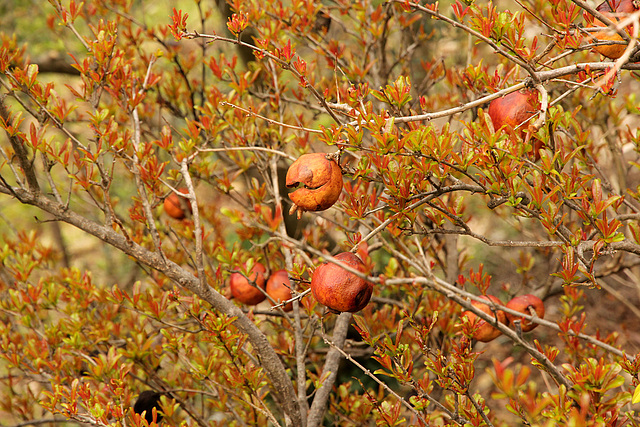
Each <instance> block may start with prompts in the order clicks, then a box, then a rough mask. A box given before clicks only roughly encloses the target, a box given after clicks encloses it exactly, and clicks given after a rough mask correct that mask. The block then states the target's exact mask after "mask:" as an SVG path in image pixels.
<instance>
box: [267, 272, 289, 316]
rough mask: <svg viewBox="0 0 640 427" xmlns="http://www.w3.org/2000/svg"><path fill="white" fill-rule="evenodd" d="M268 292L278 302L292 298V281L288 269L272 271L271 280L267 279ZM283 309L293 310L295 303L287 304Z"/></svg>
mask: <svg viewBox="0 0 640 427" xmlns="http://www.w3.org/2000/svg"><path fill="white" fill-rule="evenodd" d="M267 294H269V296H270V297H271V298H273V300H274V301H275V302H277V303H278V304H280V303H281V302H284V301H287V300H290V299H291V282H290V281H289V274H288V273H287V270H278V271H276V272H275V273H271V276H269V280H267ZM282 309H283V310H284V311H291V310H293V303H288V304H286V305H285V306H283V307H282Z"/></svg>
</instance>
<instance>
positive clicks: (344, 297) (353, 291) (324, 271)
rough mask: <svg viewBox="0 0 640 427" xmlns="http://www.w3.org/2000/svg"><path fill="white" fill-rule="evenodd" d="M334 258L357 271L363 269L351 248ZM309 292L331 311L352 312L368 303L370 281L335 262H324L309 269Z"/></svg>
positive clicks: (362, 270) (370, 290) (364, 269)
mask: <svg viewBox="0 0 640 427" xmlns="http://www.w3.org/2000/svg"><path fill="white" fill-rule="evenodd" d="M334 258H336V259H337V260H338V261H340V262H342V263H344V264H346V265H348V266H349V267H352V268H354V269H356V270H358V271H361V272H363V273H364V272H365V271H366V267H365V265H364V263H363V262H362V260H361V259H360V258H358V256H357V255H355V254H353V253H351V252H342V253H340V254H338V255H336V256H335V257H334ZM311 293H312V294H313V296H314V298H315V299H316V300H317V301H318V302H319V303H321V304H323V305H325V306H327V308H329V310H331V311H333V312H336V313H341V312H350V313H355V312H357V311H360V310H362V309H363V308H365V307H366V306H367V304H369V300H370V299H371V294H372V293H373V283H371V282H367V281H366V280H364V279H362V278H360V277H358V276H356V275H355V274H353V273H351V272H348V271H347V270H345V269H343V268H342V267H340V266H338V265H336V264H332V263H328V262H325V263H324V264H322V265H320V266H319V267H318V268H316V270H315V271H314V272H313V276H312V277H311Z"/></svg>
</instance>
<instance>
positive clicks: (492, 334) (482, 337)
mask: <svg viewBox="0 0 640 427" xmlns="http://www.w3.org/2000/svg"><path fill="white" fill-rule="evenodd" d="M480 298H481V299H485V300H487V301H492V302H494V303H495V304H500V305H502V301H500V299H499V298H498V297H496V296H493V295H483V296H481V297H480ZM471 305H473V306H474V307H476V308H479V309H480V310H482V311H484V312H485V313H487V314H488V315H490V316H493V315H494V314H493V312H492V311H491V307H490V306H489V305H487V304H484V303H482V302H479V301H475V300H474V301H472V302H471ZM462 315H463V316H467V318H468V319H469V321H470V322H471V323H476V322H477V324H478V328H477V329H476V330H475V332H474V334H473V338H475V339H476V340H478V341H481V342H489V341H493V340H494V339H496V338H498V337H499V336H500V335H501V334H502V332H500V330H499V329H496V328H494V327H493V326H492V325H491V324H490V323H489V322H487V321H486V320H484V319H482V318H480V317H479V316H477V315H476V314H475V313H473V312H472V311H465V312H463V313H462ZM496 316H497V318H498V321H499V322H500V323H504V324H506V323H507V317H506V316H505V314H504V312H503V311H502V310H498V311H496Z"/></svg>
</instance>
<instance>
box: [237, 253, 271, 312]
mask: <svg viewBox="0 0 640 427" xmlns="http://www.w3.org/2000/svg"><path fill="white" fill-rule="evenodd" d="M266 271H267V269H266V268H265V266H264V265H262V264H261V263H259V262H257V263H255V265H254V266H253V267H252V268H251V272H250V274H249V280H247V279H246V278H245V277H244V276H243V275H242V274H240V273H232V274H231V278H230V279H229V286H230V288H231V295H232V296H233V298H235V299H237V300H238V301H240V302H241V303H243V304H247V305H255V304H259V303H261V302H262V301H264V300H265V298H267V297H266V295H265V294H264V293H263V292H262V291H261V290H260V289H258V287H259V288H261V289H265V284H266V279H265V277H264V273H266ZM251 282H253V283H255V285H256V286H257V287H256V286H253V284H252V283H251Z"/></svg>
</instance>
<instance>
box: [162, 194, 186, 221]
mask: <svg viewBox="0 0 640 427" xmlns="http://www.w3.org/2000/svg"><path fill="white" fill-rule="evenodd" d="M178 191H179V192H180V193H182V194H189V190H188V189H186V188H179V189H178ZM163 207H164V211H165V213H166V214H167V215H169V216H170V217H171V218H174V219H178V220H183V219H185V218H186V217H187V216H188V215H191V214H192V210H191V203H189V199H187V198H185V197H182V196H179V195H178V194H177V193H175V192H172V193H171V194H169V195H168V196H167V197H166V198H165V199H164V203H163Z"/></svg>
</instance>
